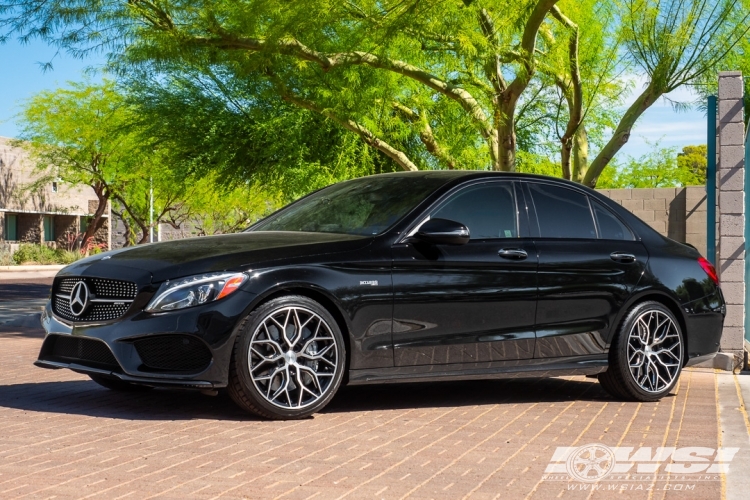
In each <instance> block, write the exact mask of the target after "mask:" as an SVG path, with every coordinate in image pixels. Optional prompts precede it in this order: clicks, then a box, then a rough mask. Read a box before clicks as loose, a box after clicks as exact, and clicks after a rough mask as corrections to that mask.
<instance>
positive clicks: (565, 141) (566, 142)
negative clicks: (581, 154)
mask: <svg viewBox="0 0 750 500" xmlns="http://www.w3.org/2000/svg"><path fill="white" fill-rule="evenodd" d="M572 151H573V139H572V138H570V139H569V138H565V137H563V138H562V139H560V163H561V166H562V177H563V179H568V180H571V179H572V177H571V173H570V158H571V156H572Z"/></svg>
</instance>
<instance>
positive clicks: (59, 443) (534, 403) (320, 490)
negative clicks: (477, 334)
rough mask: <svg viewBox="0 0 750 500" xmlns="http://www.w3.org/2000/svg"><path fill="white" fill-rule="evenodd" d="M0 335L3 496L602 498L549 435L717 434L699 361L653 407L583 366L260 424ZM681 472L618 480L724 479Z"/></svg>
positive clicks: (717, 490) (692, 493)
mask: <svg viewBox="0 0 750 500" xmlns="http://www.w3.org/2000/svg"><path fill="white" fill-rule="evenodd" d="M0 343H1V345H2V349H0V426H1V427H0V429H1V431H0V498H132V499H143V498H152V497H158V498H180V499H183V498H215V497H222V498H253V499H256V498H289V499H292V498H310V497H315V498H341V497H347V498H403V497H411V498H464V497H471V498H481V499H485V498H486V499H491V498H504V499H515V498H524V497H527V496H528V497H531V498H559V497H561V498H591V497H594V498H605V497H609V496H611V494H612V492H611V491H610V492H606V491H598V492H596V493H593V494H592V493H591V491H590V490H589V489H586V490H584V489H583V488H588V485H587V484H585V483H580V482H570V481H549V480H546V481H543V480H542V478H543V474H544V471H545V468H546V467H547V465H548V463H549V462H550V459H551V458H552V455H553V453H554V451H555V449H556V447H558V446H580V445H584V444H589V443H602V444H605V445H608V446H632V447H634V448H636V449H637V448H638V447H640V446H651V447H654V448H656V447H659V446H667V447H670V446H675V447H682V446H702V447H709V448H716V447H717V446H719V439H720V437H719V436H720V432H719V424H718V420H719V418H718V413H717V412H718V410H717V398H718V394H719V384H718V382H717V381H718V380H719V378H720V377H721V376H722V375H718V374H715V373H714V372H713V371H709V370H690V371H687V372H685V373H684V374H683V376H682V379H681V381H680V385H679V388H678V390H677V391H676V394H675V395H674V396H672V397H667V398H665V399H664V400H662V401H661V402H660V403H653V404H638V403H622V402H618V401H614V400H612V399H610V398H609V397H608V396H607V395H606V394H605V392H604V391H603V390H602V389H600V387H599V385H598V384H597V383H596V382H595V381H594V380H591V379H586V378H583V377H572V378H568V379H560V378H558V379H524V380H509V381H479V382H470V383H469V382H465V383H464V382H462V383H441V384H430V385H418V384H410V385H391V386H380V387H359V388H355V387H352V388H345V389H344V390H342V391H341V393H340V394H339V395H338V396H337V397H336V398H335V400H334V402H333V403H332V404H331V405H330V406H329V407H328V408H327V409H326V410H325V411H324V412H323V413H322V414H319V415H316V416H315V417H314V418H312V419H309V420H303V421H290V422H268V421H261V420H257V419H254V418H252V417H250V416H247V415H245V414H243V413H241V412H240V411H239V410H237V409H236V408H235V407H234V405H233V404H232V402H231V401H230V400H229V399H228V398H227V397H226V396H223V395H219V396H217V397H210V396H204V395H201V394H196V393H191V392H169V391H163V390H156V391H152V392H150V393H145V394H118V393H113V392H110V391H107V390H105V389H102V388H99V386H97V385H96V384H94V383H93V382H91V381H90V380H88V378H87V377H85V376H82V375H78V374H75V373H72V372H69V371H62V370H59V371H49V370H42V369H38V368H35V367H33V366H32V362H33V360H34V359H35V357H36V354H37V351H38V348H39V346H40V343H41V340H40V338H39V335H38V333H34V332H29V331H27V332H26V333H12V332H5V333H0ZM724 376H726V377H732V376H731V375H724ZM733 409H734V408H733ZM725 446H727V444H726V443H725ZM683 482H684V481H680V479H679V478H678V477H671V476H670V478H669V482H667V481H665V480H660V481H657V482H655V483H653V482H652V481H650V480H649V481H646V482H645V483H643V482H641V483H634V482H630V483H628V482H620V483H617V484H616V486H617V488H630V489H629V490H627V491H625V492H624V493H625V497H627V498H656V499H660V498H664V497H668V498H676V497H685V496H688V497H690V498H700V499H709V498H721V497H722V489H723V488H725V487H726V481H721V480H720V481H716V480H714V481H697V482H696V481H692V482H691V484H693V488H694V489H689V490H688V491H684V490H683V491H672V490H671V489H669V488H671V487H676V486H677V485H679V484H682V483H683ZM639 486H640V489H639ZM651 487H653V489H651V491H649V488H651ZM621 498H622V497H621Z"/></svg>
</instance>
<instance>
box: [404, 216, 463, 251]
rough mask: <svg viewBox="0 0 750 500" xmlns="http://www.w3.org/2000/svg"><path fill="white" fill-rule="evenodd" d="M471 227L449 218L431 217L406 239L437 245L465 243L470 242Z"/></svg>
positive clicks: (412, 241) (410, 241)
mask: <svg viewBox="0 0 750 500" xmlns="http://www.w3.org/2000/svg"><path fill="white" fill-rule="evenodd" d="M469 237H470V235H469V228H467V227H466V226H464V225H463V224H461V223H460V222H456V221H452V220H448V219H430V220H428V221H427V222H425V223H424V224H422V226H421V227H420V228H419V230H418V231H417V232H416V233H415V234H414V235H413V236H411V237H410V238H409V239H407V240H406V241H407V242H409V243H431V244H436V245H465V244H466V243H468V242H469Z"/></svg>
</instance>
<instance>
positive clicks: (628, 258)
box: [609, 252, 635, 264]
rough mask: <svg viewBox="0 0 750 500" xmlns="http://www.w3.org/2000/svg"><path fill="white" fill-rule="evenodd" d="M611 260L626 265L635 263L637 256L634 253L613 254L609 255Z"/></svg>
mask: <svg viewBox="0 0 750 500" xmlns="http://www.w3.org/2000/svg"><path fill="white" fill-rule="evenodd" d="M609 258H610V259H612V260H614V261H615V262H622V263H624V264H629V263H631V262H635V255H633V254H632V253H623V252H612V253H611V254H609Z"/></svg>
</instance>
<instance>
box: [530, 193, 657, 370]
mask: <svg viewBox="0 0 750 500" xmlns="http://www.w3.org/2000/svg"><path fill="white" fill-rule="evenodd" d="M525 185H526V189H527V190H526V192H527V193H528V194H529V195H530V204H531V206H532V207H533V210H532V214H533V215H532V216H531V218H530V219H531V221H532V224H531V227H532V232H534V233H535V234H536V235H537V236H536V237H535V238H534V243H535V246H536V249H537V252H538V255H539V272H538V286H539V300H538V304H537V311H536V347H535V352H534V357H535V358H551V357H562V356H579V355H590V354H603V353H604V352H605V349H606V346H605V339H606V338H607V333H608V332H609V330H610V327H611V325H612V322H613V321H614V320H615V316H616V315H617V313H618V312H619V311H620V309H621V308H622V306H623V304H624V303H625V301H626V300H627V298H628V297H629V296H630V294H631V292H632V290H633V288H634V287H635V285H636V284H637V283H638V280H639V279H640V277H641V274H642V272H643V271H644V269H645V266H646V262H647V261H648V253H647V252H646V249H645V247H644V246H643V244H642V243H641V242H640V241H637V240H636V238H635V237H634V235H633V233H632V231H631V230H630V229H629V228H628V227H627V226H626V225H625V224H624V223H623V222H622V221H621V220H620V219H619V218H618V217H617V216H616V215H615V214H614V213H613V212H611V211H610V210H609V209H608V208H606V207H605V206H604V205H603V204H601V203H599V202H598V201H596V200H594V199H592V198H590V197H589V196H588V195H587V194H586V193H585V192H584V191H582V190H578V189H574V188H571V187H566V186H563V185H560V184H551V183H544V182H531V181H529V182H526V183H525ZM535 223H536V224H535Z"/></svg>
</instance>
